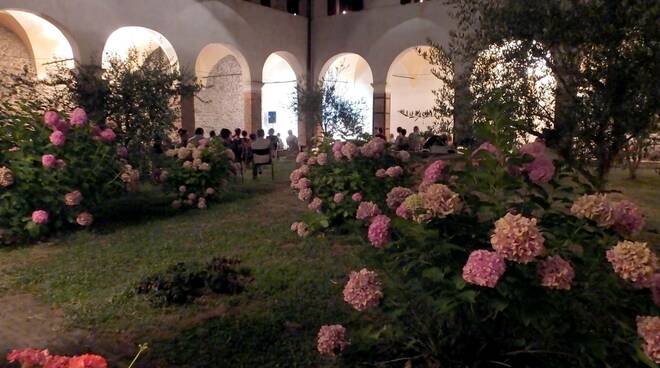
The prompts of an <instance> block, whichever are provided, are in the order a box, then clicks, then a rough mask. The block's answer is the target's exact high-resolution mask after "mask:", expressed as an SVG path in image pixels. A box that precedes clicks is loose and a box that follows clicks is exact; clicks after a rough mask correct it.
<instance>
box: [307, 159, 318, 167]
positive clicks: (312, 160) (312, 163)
mask: <svg viewBox="0 0 660 368" xmlns="http://www.w3.org/2000/svg"><path fill="white" fill-rule="evenodd" d="M307 165H309V166H312V165H316V157H310V158H308V159H307Z"/></svg>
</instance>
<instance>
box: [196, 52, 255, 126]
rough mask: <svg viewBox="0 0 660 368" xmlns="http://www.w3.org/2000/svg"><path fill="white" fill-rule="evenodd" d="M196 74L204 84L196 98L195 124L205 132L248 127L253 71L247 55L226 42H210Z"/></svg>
mask: <svg viewBox="0 0 660 368" xmlns="http://www.w3.org/2000/svg"><path fill="white" fill-rule="evenodd" d="M195 73H196V75H197V79H198V80H199V82H200V84H201V85H202V89H201V90H200V91H199V92H198V93H197V98H196V100H195V125H196V126H197V127H201V128H204V130H205V131H207V132H208V131H211V130H215V131H216V133H219V131H220V129H222V128H227V129H230V130H232V131H233V130H234V129H236V128H241V129H245V96H244V94H245V92H244V91H245V86H246V83H247V81H246V76H249V75H250V74H249V73H250V72H249V70H248V67H247V63H246V61H245V58H244V57H243V55H242V54H241V53H240V52H238V51H237V50H235V49H233V48H231V47H230V46H227V45H223V44H218V43H214V44H209V45H206V46H205V47H204V48H203V49H202V51H201V52H200V53H199V55H198V56H197V61H196V63H195Z"/></svg>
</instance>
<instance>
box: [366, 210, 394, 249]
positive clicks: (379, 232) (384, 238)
mask: <svg viewBox="0 0 660 368" xmlns="http://www.w3.org/2000/svg"><path fill="white" fill-rule="evenodd" d="M390 223H391V221H390V218H389V217H387V216H385V215H378V216H376V217H374V218H373V220H371V224H370V225H369V232H368V238H369V242H370V243H371V245H373V246H374V247H376V248H379V249H383V248H384V247H385V245H386V244H387V243H389V241H390Z"/></svg>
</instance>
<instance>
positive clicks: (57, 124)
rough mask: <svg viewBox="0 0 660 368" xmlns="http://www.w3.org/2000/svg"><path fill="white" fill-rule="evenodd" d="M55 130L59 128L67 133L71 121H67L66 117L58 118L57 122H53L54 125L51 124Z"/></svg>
mask: <svg viewBox="0 0 660 368" xmlns="http://www.w3.org/2000/svg"><path fill="white" fill-rule="evenodd" d="M50 127H51V128H52V129H53V130H59V131H61V132H62V133H66V132H68V131H69V123H67V122H66V120H64V119H58V120H57V121H56V122H54V123H53V125H51V126H50Z"/></svg>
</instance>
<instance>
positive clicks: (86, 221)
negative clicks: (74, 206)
mask: <svg viewBox="0 0 660 368" xmlns="http://www.w3.org/2000/svg"><path fill="white" fill-rule="evenodd" d="M93 222H94V216H92V214H91V213H89V212H81V213H80V214H79V215H78V217H76V223H77V224H78V225H80V226H85V227H86V226H90V225H92V223H93Z"/></svg>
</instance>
